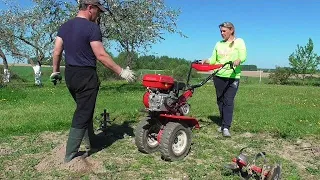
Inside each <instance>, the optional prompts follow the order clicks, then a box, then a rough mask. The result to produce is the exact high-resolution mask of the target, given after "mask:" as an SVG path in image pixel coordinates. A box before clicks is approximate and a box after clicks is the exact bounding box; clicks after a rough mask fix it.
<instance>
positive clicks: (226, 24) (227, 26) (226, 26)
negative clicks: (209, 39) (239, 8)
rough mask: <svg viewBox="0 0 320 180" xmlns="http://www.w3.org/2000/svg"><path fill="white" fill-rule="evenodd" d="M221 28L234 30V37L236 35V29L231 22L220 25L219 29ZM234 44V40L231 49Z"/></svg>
mask: <svg viewBox="0 0 320 180" xmlns="http://www.w3.org/2000/svg"><path fill="white" fill-rule="evenodd" d="M221 27H225V28H228V29H230V30H233V31H232V35H233V36H234V35H235V32H236V29H235V28H234V25H233V24H232V23H231V22H223V23H221V24H219V28H221ZM233 44H234V40H233V41H232V42H231V43H230V47H232V46H233Z"/></svg>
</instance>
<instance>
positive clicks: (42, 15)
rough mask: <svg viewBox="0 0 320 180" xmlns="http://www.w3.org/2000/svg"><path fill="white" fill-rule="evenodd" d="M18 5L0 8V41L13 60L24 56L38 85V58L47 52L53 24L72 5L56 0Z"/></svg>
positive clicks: (70, 13)
mask: <svg viewBox="0 0 320 180" xmlns="http://www.w3.org/2000/svg"><path fill="white" fill-rule="evenodd" d="M33 2H34V6H33V7H31V8H29V9H22V8H20V7H19V6H18V4H13V5H12V6H11V7H10V8H9V9H8V10H1V11H0V32H1V34H2V35H1V36H0V45H1V47H2V48H3V49H4V51H5V52H8V53H9V54H10V55H11V56H12V57H14V58H15V59H16V60H17V61H24V60H27V61H28V62H29V63H30V64H31V66H32V67H33V70H34V74H35V84H36V85H41V84H42V82H41V62H42V61H43V60H44V58H45V57H46V56H48V55H50V54H51V53H50V52H51V51H52V47H53V42H54V37H55V34H56V32H57V28H58V27H59V26H60V24H61V23H63V22H64V21H66V20H67V19H69V17H70V16H73V15H74V12H75V9H74V8H75V6H74V4H71V3H66V2H63V1H60V0H46V1H42V0H33Z"/></svg>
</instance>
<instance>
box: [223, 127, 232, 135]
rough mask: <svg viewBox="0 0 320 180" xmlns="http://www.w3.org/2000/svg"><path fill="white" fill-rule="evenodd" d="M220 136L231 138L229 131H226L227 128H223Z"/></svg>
mask: <svg viewBox="0 0 320 180" xmlns="http://www.w3.org/2000/svg"><path fill="white" fill-rule="evenodd" d="M222 135H223V136H224V137H231V134H230V132H229V129H227V128H223V130H222Z"/></svg>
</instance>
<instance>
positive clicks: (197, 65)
mask: <svg viewBox="0 0 320 180" xmlns="http://www.w3.org/2000/svg"><path fill="white" fill-rule="evenodd" d="M227 65H230V68H232V69H233V70H234V68H233V62H232V61H229V62H227V63H225V64H214V65H210V64H202V63H201V60H195V61H193V62H192V64H191V68H194V69H196V70H198V71H211V70H216V71H214V72H213V73H212V74H210V76H208V77H207V78H206V79H205V80H203V81H202V82H201V83H199V84H195V85H191V86H190V87H189V88H188V89H195V88H198V87H201V86H203V85H204V84H205V83H207V82H208V81H209V80H210V79H211V78H212V77H213V76H215V75H216V74H217V72H219V71H220V70H221V69H222V68H224V67H225V66H227ZM189 75H190V73H189ZM188 80H189V78H188ZM188 82H189V81H188Z"/></svg>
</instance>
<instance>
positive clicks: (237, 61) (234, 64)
mask: <svg viewBox="0 0 320 180" xmlns="http://www.w3.org/2000/svg"><path fill="white" fill-rule="evenodd" d="M240 63H241V61H240V59H238V60H235V61H234V62H233V66H235V67H236V66H239V65H240Z"/></svg>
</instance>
